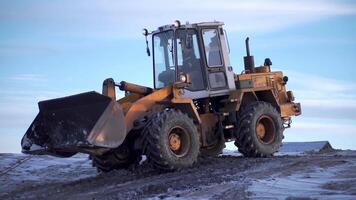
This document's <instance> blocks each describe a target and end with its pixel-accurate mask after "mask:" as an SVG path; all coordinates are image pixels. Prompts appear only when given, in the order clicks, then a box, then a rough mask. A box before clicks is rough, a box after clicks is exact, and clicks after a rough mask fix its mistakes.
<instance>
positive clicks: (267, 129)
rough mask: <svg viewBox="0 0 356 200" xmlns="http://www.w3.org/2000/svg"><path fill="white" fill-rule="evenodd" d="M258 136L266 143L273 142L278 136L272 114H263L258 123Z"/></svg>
mask: <svg viewBox="0 0 356 200" xmlns="http://www.w3.org/2000/svg"><path fill="white" fill-rule="evenodd" d="M256 136H257V138H258V140H260V141H261V142H262V143H264V144H271V143H272V142H273V141H274V139H275V137H276V127H275V124H274V121H273V119H272V118H271V117H270V116H267V115H262V116H261V117H260V118H259V119H258V120H257V123H256Z"/></svg>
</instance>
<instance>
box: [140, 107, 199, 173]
mask: <svg viewBox="0 0 356 200" xmlns="http://www.w3.org/2000/svg"><path fill="white" fill-rule="evenodd" d="M199 148H200V143H199V134H198V131H197V128H196V126H195V124H194V122H193V120H192V119H191V118H190V117H188V115H186V114H184V113H182V112H181V111H179V110H175V109H167V110H163V111H161V112H159V113H157V114H156V115H154V116H153V117H152V119H151V120H150V121H149V122H148V123H147V125H146V127H145V129H144V154H146V155H147V157H148V160H149V162H151V163H152V164H153V166H154V167H156V168H159V169H162V170H175V169H181V168H185V167H190V166H192V165H193V164H194V163H195V162H196V161H197V158H198V154H199Z"/></svg>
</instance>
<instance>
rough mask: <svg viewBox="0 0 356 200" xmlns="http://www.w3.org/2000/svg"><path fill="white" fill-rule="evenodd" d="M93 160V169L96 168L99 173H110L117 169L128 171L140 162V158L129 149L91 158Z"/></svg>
mask: <svg viewBox="0 0 356 200" xmlns="http://www.w3.org/2000/svg"><path fill="white" fill-rule="evenodd" d="M89 158H90V159H91V160H92V165H93V167H96V168H97V170H98V172H104V173H106V172H109V171H112V170H116V169H127V168H128V167H130V166H131V165H133V164H134V163H136V162H138V161H139V158H140V156H138V155H137V154H135V153H133V152H129V151H128V150H127V149H124V150H121V149H120V150H119V151H113V152H108V153H106V154H104V155H101V156H92V155H91V156H89Z"/></svg>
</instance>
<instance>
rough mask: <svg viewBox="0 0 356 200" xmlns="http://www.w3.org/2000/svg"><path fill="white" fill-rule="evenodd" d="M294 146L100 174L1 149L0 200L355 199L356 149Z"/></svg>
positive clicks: (83, 164) (69, 162) (80, 160)
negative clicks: (271, 153)
mask: <svg viewBox="0 0 356 200" xmlns="http://www.w3.org/2000/svg"><path fill="white" fill-rule="evenodd" d="M324 144H325V143H324ZM293 145H295V144H292V146H289V147H288V148H287V147H284V148H285V149H289V151H288V150H286V151H281V152H280V153H279V154H278V156H275V157H273V158H244V157H242V156H241V155H240V154H238V153H236V152H235V151H224V155H222V156H220V157H217V158H208V159H201V160H200V162H199V164H197V165H196V166H194V167H192V168H190V169H185V170H182V171H179V172H171V173H158V172H156V171H153V170H151V169H150V168H148V167H147V166H146V164H145V163H143V164H142V165H140V166H138V167H137V168H136V169H135V170H118V171H113V172H110V173H107V174H98V173H97V172H96V170H95V169H94V168H92V167H91V163H90V161H89V160H88V159H87V156H86V155H83V154H78V155H76V156H74V157H72V158H65V159H64V158H54V157H49V156H33V157H29V156H27V155H22V154H0V199H356V151H330V149H327V148H326V149H323V150H322V152H316V151H317V150H318V149H322V148H321V147H317V148H316V146H317V144H308V145H307V147H303V148H300V147H297V148H296V147H295V146H293ZM318 145H320V143H319V144H318ZM285 146H288V145H287V144H286V145H285ZM311 146H313V147H311ZM321 146H323V147H324V146H325V145H321ZM314 147H315V148H314ZM296 149H301V150H300V151H296ZM303 149H305V151H303ZM281 150H283V149H281Z"/></svg>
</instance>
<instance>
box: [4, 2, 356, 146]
mask: <svg viewBox="0 0 356 200" xmlns="http://www.w3.org/2000/svg"><path fill="white" fill-rule="evenodd" d="M175 19H179V20H181V21H182V22H185V21H189V22H199V21H212V20H218V21H224V22H225V24H226V26H225V28H226V29H227V32H228V36H229V42H230V47H231V54H230V57H231V61H232V65H233V67H234V71H235V72H236V73H239V72H241V71H242V69H243V60H242V57H243V56H244V54H245V51H244V39H245V37H247V36H249V37H250V38H251V48H252V53H253V55H254V56H255V63H257V64H262V63H263V60H264V58H265V57H270V58H271V59H272V62H273V66H272V67H273V69H275V70H283V71H284V72H285V75H287V76H289V80H290V81H289V82H288V85H287V86H288V89H290V90H293V91H294V94H295V96H296V99H297V101H300V102H301V103H302V109H303V115H302V116H300V117H296V118H294V119H293V124H292V128H291V129H288V130H286V131H285V135H286V138H285V141H314V140H329V141H331V143H332V145H333V146H335V147H336V148H342V149H356V123H355V122H356V81H355V79H354V76H355V74H356V66H355V59H356V2H355V1H342V0H340V1H330V0H329V1H327V0H318V1H308V0H300V1H290V0H281V1H277V0H270V1H262V0H252V1H234V0H221V1H213V0H205V1H197V0H190V1H188V0H183V1H180V2H179V3H178V2H176V3H170V2H169V1H164V0H156V1H135V2H133V1H113V0H112V1H110V0H100V1H99V0H97V1H93V0H77V1H69V0H61V1H59V0H51V1H45V0H29V1H17V0H8V1H6V0H0V91H1V93H0V136H1V138H2V139H1V140H0V152H20V139H21V137H22V136H23V134H24V133H25V131H26V129H27V128H28V126H29V125H30V123H31V122H32V120H33V119H34V117H35V116H36V114H37V113H38V108H37V102H38V101H40V100H45V99H50V98H55V97H61V96H65V95H70V94H75V93H79V92H85V91H91V90H96V91H101V84H102V81H103V80H104V79H105V78H108V77H112V78H114V79H115V80H116V81H121V80H125V81H129V82H134V83H138V84H143V85H147V86H152V64H151V57H147V55H146V53H145V43H144V37H143V36H142V35H141V30H142V28H144V27H146V28H148V29H150V30H153V29H155V28H156V27H158V26H160V25H163V24H169V23H173V21H174V20H175Z"/></svg>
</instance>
